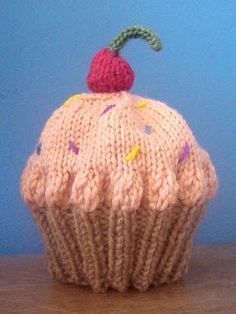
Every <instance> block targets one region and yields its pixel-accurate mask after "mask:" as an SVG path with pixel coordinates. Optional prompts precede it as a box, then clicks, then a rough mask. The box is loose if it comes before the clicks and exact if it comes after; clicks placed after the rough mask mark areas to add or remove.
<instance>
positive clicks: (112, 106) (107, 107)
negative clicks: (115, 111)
mask: <svg viewBox="0 0 236 314" xmlns="http://www.w3.org/2000/svg"><path fill="white" fill-rule="evenodd" d="M115 106H116V105H107V106H106V108H105V109H104V110H103V112H102V113H101V114H100V115H101V116H102V115H104V114H105V113H106V112H107V111H109V110H111V109H112V108H114V107H115Z"/></svg>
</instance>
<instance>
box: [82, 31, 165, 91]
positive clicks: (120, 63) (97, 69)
mask: <svg viewBox="0 0 236 314" xmlns="http://www.w3.org/2000/svg"><path fill="white" fill-rule="evenodd" d="M131 38H142V39H145V40H146V41H147V42H148V43H149V44H150V46H151V48H152V49H154V50H155V51H159V50H161V42H160V39H159V38H158V36H157V35H156V34H155V33H154V32H153V31H152V30H150V29H147V28H144V27H142V26H130V27H128V28H126V29H125V30H124V31H122V32H120V33H119V34H118V36H117V37H115V38H114V39H113V40H112V42H111V43H110V45H109V46H108V48H103V49H101V50H100V51H99V52H98V53H96V54H95V55H94V57H93V59H92V62H91V65H90V69H89V73H88V76H87V84H88V87H89V89H90V90H91V91H93V92H96V93H111V92H119V91H122V90H124V91H128V90H130V88H131V87H132V85H133V82H134V72H133V70H132V68H131V67H130V65H129V64H128V62H127V61H126V60H125V59H124V58H123V57H121V56H120V55H119V51H120V49H121V48H122V47H123V46H124V45H125V43H126V42H127V41H128V40H129V39H131Z"/></svg>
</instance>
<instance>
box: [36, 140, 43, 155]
mask: <svg viewBox="0 0 236 314" xmlns="http://www.w3.org/2000/svg"><path fill="white" fill-rule="evenodd" d="M41 148H42V143H38V144H37V146H36V152H37V155H40V153H41Z"/></svg>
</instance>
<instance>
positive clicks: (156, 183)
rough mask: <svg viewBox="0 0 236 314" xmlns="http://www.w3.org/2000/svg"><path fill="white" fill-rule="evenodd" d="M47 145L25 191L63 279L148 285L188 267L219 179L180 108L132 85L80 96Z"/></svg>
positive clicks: (122, 286)
mask: <svg viewBox="0 0 236 314" xmlns="http://www.w3.org/2000/svg"><path fill="white" fill-rule="evenodd" d="M141 103H142V105H139V104H141ZM144 103H145V105H143V104H144ZM145 130H146V131H145ZM39 143H40V150H37V151H35V152H34V153H33V154H32V155H31V156H30V158H29V160H28V162H27V164H26V167H25V169H24V171H23V174H22V177H21V193H22V196H23V198H24V200H25V202H26V203H27V205H28V206H29V208H30V210H31V212H32V214H33V216H34V218H35V220H36V222H37V224H38V226H39V228H40V231H41V232H42V237H43V240H44V243H45V247H46V252H47V256H48V262H49V270H50V272H51V274H52V275H53V276H54V277H55V278H57V279H58V280H61V281H63V282H70V283H75V284H77V285H90V286H91V287H92V288H93V289H94V291H96V292H102V291H106V290H107V289H108V288H109V287H113V288H114V289H117V290H119V291H125V290H126V289H128V287H130V286H133V287H135V288H137V289H139V290H142V291H143V290H146V289H148V287H150V286H151V285H155V286H157V285H160V284H163V283H170V282H174V281H176V280H178V279H179V278H180V277H181V276H182V275H184V274H185V273H186V272H187V269H188V262H189V257H190V252H191V245H192V236H193V233H194V231H195V229H196V226H197V224H198V222H199V220H200V218H201V217H202V215H203V213H204V209H205V206H206V203H207V201H208V200H209V199H210V198H211V197H212V196H213V195H214V193H215V190H216V188H217V179H216V175H215V170H214V167H213V165H212V163H211V161H210V158H209V155H208V154H207V152H206V151H204V150H203V149H202V148H201V147H200V146H199V145H198V143H197V141H196V139H195V138H194V136H193V134H192V132H191V130H190V129H189V127H188V125H187V124H186V122H185V120H184V119H183V118H182V116H181V115H180V114H178V113H177V112H176V111H175V110H173V109H171V108H169V107H168V106H167V105H166V104H164V103H161V102H159V101H156V100H152V99H144V98H143V97H140V96H136V95H133V94H131V93H129V92H126V91H121V92H115V93H99V94H96V93H94V94H81V95H80V96H79V97H72V98H71V100H69V101H68V102H67V104H66V105H65V106H61V107H60V108H58V109H57V110H56V111H55V112H54V113H53V115H52V116H51V118H50V119H49V120H48V122H47V123H46V126H45V128H44V130H43V131H42V134H41V136H40V139H39ZM127 156H128V157H127Z"/></svg>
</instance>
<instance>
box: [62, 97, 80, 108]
mask: <svg viewBox="0 0 236 314" xmlns="http://www.w3.org/2000/svg"><path fill="white" fill-rule="evenodd" d="M80 96H81V94H76V95H74V96H71V97H70V98H68V99H67V100H66V101H65V102H64V104H63V105H62V107H66V106H67V105H68V104H69V103H70V102H71V101H72V100H74V99H77V98H79V97H80Z"/></svg>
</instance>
